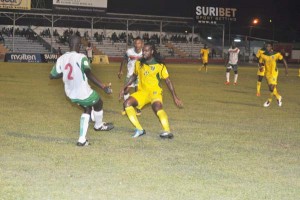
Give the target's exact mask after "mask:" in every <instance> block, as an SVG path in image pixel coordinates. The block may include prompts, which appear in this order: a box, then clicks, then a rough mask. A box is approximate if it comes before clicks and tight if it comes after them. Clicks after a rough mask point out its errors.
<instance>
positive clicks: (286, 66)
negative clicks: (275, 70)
mask: <svg viewBox="0 0 300 200" xmlns="http://www.w3.org/2000/svg"><path fill="white" fill-rule="evenodd" d="M282 61H283V64H284V68H285V75H286V76H287V75H288V74H289V72H288V65H287V62H286V60H285V59H284V58H283V59H282Z"/></svg>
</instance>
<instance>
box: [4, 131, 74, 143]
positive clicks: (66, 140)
mask: <svg viewBox="0 0 300 200" xmlns="http://www.w3.org/2000/svg"><path fill="white" fill-rule="evenodd" d="M6 134H7V135H8V136H10V137H15V138H24V139H30V140H38V141H41V142H55V143H60V144H67V143H73V142H74V139H73V138H57V137H49V136H42V135H39V136H36V135H29V134H26V133H17V132H7V133H6Z"/></svg>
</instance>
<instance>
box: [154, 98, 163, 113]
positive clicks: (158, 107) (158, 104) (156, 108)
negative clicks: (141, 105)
mask: <svg viewBox="0 0 300 200" xmlns="http://www.w3.org/2000/svg"><path fill="white" fill-rule="evenodd" d="M162 109H163V106H162V103H161V102H160V101H156V102H154V103H152V110H153V111H154V112H155V113H157V112H158V111H159V110H162Z"/></svg>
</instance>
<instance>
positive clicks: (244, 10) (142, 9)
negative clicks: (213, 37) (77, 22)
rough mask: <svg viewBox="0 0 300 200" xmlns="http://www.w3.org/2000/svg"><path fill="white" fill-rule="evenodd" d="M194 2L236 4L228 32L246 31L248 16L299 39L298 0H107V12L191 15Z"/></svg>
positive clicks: (262, 27)
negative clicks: (235, 19)
mask: <svg viewBox="0 0 300 200" xmlns="http://www.w3.org/2000/svg"><path fill="white" fill-rule="evenodd" d="M295 2H296V3H295ZM51 4H52V1H51ZM196 5H197V6H198V5H203V6H214V5H216V6H218V7H234V8H237V9H238V12H237V20H238V21H237V22H233V23H231V31H232V33H235V34H247V31H248V30H249V24H250V22H251V19H253V18H254V17H258V18H260V19H261V23H260V25H259V26H258V27H257V30H259V29H261V30H260V31H257V32H262V33H263V32H264V30H265V31H268V29H272V26H273V25H271V24H270V22H269V20H270V19H272V21H273V23H274V27H275V31H276V35H277V37H278V38H279V39H281V38H282V37H287V38H289V39H290V40H298V41H299V40H300V38H299V37H300V11H299V8H300V1H299V0H294V1H291V0H249V1H245V0H185V1H183V0H151V1H142V0H126V1H124V0H108V8H107V12H113V13H129V14H145V15H166V16H181V17H193V16H194V13H195V6H196ZM48 6H49V7H50V6H51V5H48ZM254 34H255V32H254ZM289 34H294V36H293V37H289ZM279 35H282V37H279ZM257 37H259V35H257ZM275 39H276V38H275ZM281 40H282V39H281Z"/></svg>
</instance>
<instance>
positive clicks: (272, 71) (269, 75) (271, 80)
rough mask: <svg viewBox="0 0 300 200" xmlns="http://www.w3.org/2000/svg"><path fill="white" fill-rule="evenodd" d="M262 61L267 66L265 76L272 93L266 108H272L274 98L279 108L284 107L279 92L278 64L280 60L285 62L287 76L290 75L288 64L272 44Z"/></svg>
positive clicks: (265, 104)
mask: <svg viewBox="0 0 300 200" xmlns="http://www.w3.org/2000/svg"><path fill="white" fill-rule="evenodd" d="M261 59H262V61H263V63H264V64H265V76H266V79H267V82H268V85H269V90H270V92H271V94H270V97H269V98H268V100H267V101H266V102H265V103H264V107H269V106H270V104H271V102H272V98H273V96H275V97H276V99H277V103H278V106H282V97H281V96H280V95H279V94H278V92H277V77H278V69H277V66H276V62H277V61H278V60H282V61H283V63H284V67H285V74H286V75H287V74H288V66H287V63H286V61H285V59H284V58H283V56H282V55H281V54H280V53H279V52H275V51H274V50H273V45H272V44H271V43H267V46H266V51H265V52H264V53H263V54H262V55H261Z"/></svg>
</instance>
